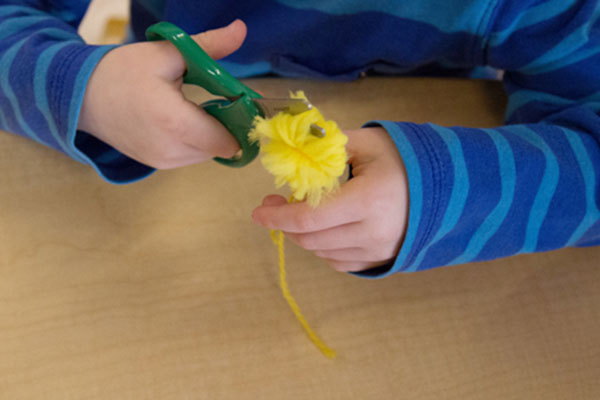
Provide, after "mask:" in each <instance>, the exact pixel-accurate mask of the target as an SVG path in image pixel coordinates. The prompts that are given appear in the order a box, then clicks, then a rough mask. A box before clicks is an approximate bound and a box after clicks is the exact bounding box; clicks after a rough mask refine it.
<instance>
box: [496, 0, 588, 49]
mask: <svg viewBox="0 0 600 400" xmlns="http://www.w3.org/2000/svg"><path fill="white" fill-rule="evenodd" d="M576 2H577V0H551V1H546V2H545V3H542V4H540V5H538V6H535V7H531V8H529V9H527V10H526V11H523V12H522V13H520V14H519V15H518V16H517V17H516V18H515V19H513V20H512V22H511V24H510V25H509V26H508V27H507V28H505V29H503V30H501V31H499V32H493V33H492V34H491V35H490V41H489V44H490V45H491V46H500V45H501V44H502V43H504V42H505V41H506V39H508V38H509V37H510V35H512V34H513V33H514V32H516V31H518V30H519V29H523V28H527V27H529V26H532V25H535V24H538V23H540V22H543V21H546V20H548V19H551V18H554V17H556V16H557V15H560V14H562V13H563V12H565V11H566V10H568V9H569V8H571V6H573V5H574V4H575V3H576Z"/></svg>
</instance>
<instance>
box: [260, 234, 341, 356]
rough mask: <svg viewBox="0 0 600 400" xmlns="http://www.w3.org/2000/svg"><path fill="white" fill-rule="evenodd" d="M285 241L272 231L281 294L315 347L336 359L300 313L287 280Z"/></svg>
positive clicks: (330, 349) (333, 353) (281, 235)
mask: <svg viewBox="0 0 600 400" xmlns="http://www.w3.org/2000/svg"><path fill="white" fill-rule="evenodd" d="M284 239H285V235H284V234H283V232H281V231H275V230H271V240H272V241H273V244H275V245H276V246H277V249H278V250H279V286H280V287H281V293H282V294H283V297H284V298H285V299H286V301H287V302H288V305H289V306H290V308H291V309H292V312H293V313H294V315H295V316H296V318H297V319H298V321H299V322H300V324H301V325H302V327H303V328H304V331H305V332H306V334H307V335H308V337H309V338H310V340H311V341H312V342H313V343H314V344H315V346H317V348H318V349H319V350H320V351H321V353H323V355H324V356H325V357H327V358H335V357H336V355H337V353H336V352H335V350H333V349H332V348H330V347H329V346H327V345H326V344H325V343H324V342H323V341H322V340H321V339H320V338H319V337H318V336H317V334H316V333H315V332H314V331H313V330H312V328H311V327H310V325H309V324H308V321H306V318H305V317H304V315H303V314H302V311H300V307H299V306H298V303H296V300H295V299H294V297H293V296H292V294H291V293H290V289H289V287H288V284H287V279H286V270H285V249H284Z"/></svg>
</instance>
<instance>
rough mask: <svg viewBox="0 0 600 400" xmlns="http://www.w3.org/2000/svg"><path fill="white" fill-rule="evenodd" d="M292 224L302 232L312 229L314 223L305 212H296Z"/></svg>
mask: <svg viewBox="0 0 600 400" xmlns="http://www.w3.org/2000/svg"><path fill="white" fill-rule="evenodd" d="M293 222H294V225H295V226H296V228H298V230H300V231H302V232H310V231H312V228H313V226H314V225H315V224H314V221H313V218H312V216H311V215H310V214H307V213H298V214H296V215H295V216H294V218H293Z"/></svg>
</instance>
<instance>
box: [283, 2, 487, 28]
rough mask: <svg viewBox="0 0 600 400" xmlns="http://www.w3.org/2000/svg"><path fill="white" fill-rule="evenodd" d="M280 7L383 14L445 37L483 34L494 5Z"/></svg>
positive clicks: (294, 4)
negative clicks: (423, 25)
mask: <svg viewBox="0 0 600 400" xmlns="http://www.w3.org/2000/svg"><path fill="white" fill-rule="evenodd" d="M277 2H278V3H281V4H285V5H286V6H288V7H291V8H296V9H301V10H317V11H321V12H324V13H327V14H332V15H349V14H358V13H363V12H380V13H383V14H388V15H391V16H394V17H398V18H403V19H409V20H412V21H418V22H421V23H426V24H429V25H431V26H434V27H435V28H436V29H438V30H440V31H442V32H444V33H456V32H468V33H473V34H479V33H481V32H480V31H481V30H482V29H485V28H487V24H488V21H489V18H490V16H491V10H492V5H494V4H495V2H494V1H472V0H454V1H437V2H418V3H414V2H412V1H398V0H378V1H365V0H345V1H323V0H302V1H298V0H277Z"/></svg>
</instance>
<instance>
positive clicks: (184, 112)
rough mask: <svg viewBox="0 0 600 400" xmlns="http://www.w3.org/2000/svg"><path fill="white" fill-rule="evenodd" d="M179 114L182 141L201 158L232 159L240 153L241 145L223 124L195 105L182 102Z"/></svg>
mask: <svg viewBox="0 0 600 400" xmlns="http://www.w3.org/2000/svg"><path fill="white" fill-rule="evenodd" d="M179 114H180V115H179V116H178V117H179V118H180V122H179V123H180V126H179V127H178V129H181V140H182V142H183V143H185V144H186V145H188V146H189V147H191V148H193V149H195V150H196V151H197V153H198V156H199V158H202V157H204V159H207V158H211V157H215V156H218V157H224V158H230V157H233V156H234V155H235V154H236V153H237V152H238V151H239V149H240V145H239V143H238V142H237V140H236V139H235V138H234V137H233V135H232V134H231V133H230V132H229V131H228V130H227V129H226V128H225V127H224V126H223V124H221V123H220V122H219V121H218V120H217V119H216V118H214V117H212V116H211V115H209V114H208V113H206V112H205V111H204V110H203V109H202V108H200V107H198V106H197V105H195V104H194V103H192V102H189V101H185V102H182V104H181V112H180V113H179Z"/></svg>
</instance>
